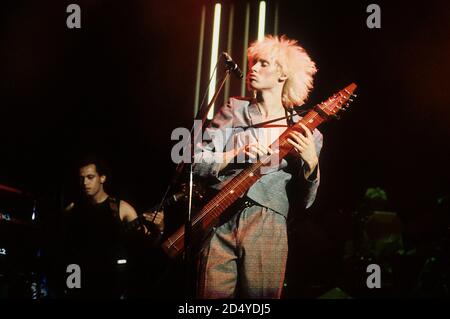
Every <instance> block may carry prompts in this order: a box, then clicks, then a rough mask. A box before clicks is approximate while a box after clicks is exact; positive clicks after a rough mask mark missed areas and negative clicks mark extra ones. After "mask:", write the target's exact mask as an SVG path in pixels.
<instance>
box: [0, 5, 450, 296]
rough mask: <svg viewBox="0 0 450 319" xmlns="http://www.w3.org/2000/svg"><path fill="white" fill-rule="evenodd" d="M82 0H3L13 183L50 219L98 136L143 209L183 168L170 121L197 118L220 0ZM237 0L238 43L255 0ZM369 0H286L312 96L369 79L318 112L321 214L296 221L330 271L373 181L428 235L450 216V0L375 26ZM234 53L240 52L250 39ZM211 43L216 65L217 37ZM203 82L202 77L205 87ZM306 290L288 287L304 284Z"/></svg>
mask: <svg viewBox="0 0 450 319" xmlns="http://www.w3.org/2000/svg"><path fill="white" fill-rule="evenodd" d="M72 2H73V1H6V2H2V4H1V26H2V28H1V56H0V70H1V72H0V74H1V86H0V92H1V93H0V94H1V95H0V96H1V102H0V130H1V131H0V147H1V156H0V184H5V185H9V186H12V187H15V188H18V189H21V190H23V191H26V192H29V193H30V194H32V196H33V197H35V198H37V199H38V200H39V201H40V202H42V203H43V204H42V205H41V207H42V208H41V210H40V214H41V218H42V220H45V221H51V220H54V219H56V218H57V217H58V214H57V213H56V211H57V210H56V208H59V207H61V206H62V205H64V202H65V201H66V200H67V196H68V195H67V193H68V190H70V189H71V185H73V180H72V181H71V179H70V178H71V177H73V175H72V173H73V172H74V171H73V169H74V167H73V165H74V160H75V159H76V158H78V157H79V156H80V155H81V154H83V153H86V152H92V151H96V152H98V153H100V154H101V155H103V157H105V158H106V159H107V160H108V161H109V163H110V165H111V167H112V171H113V177H114V192H115V193H116V194H118V195H120V197H121V198H123V199H126V200H127V201H129V202H130V203H131V204H133V205H134V206H135V207H136V208H137V210H138V211H142V210H143V209H147V208H149V207H151V206H153V205H154V204H156V203H157V202H158V201H159V200H160V199H161V197H162V195H163V193H164V190H165V189H166V187H167V184H168V183H169V181H170V178H171V176H172V172H173V170H174V164H173V163H172V161H171V159H170V150H171V147H172V146H173V145H174V141H171V140H170V134H171V132H172V130H173V129H174V128H176V127H180V126H182V127H188V128H189V127H190V125H191V123H192V116H193V104H194V85H195V72H196V61H197V49H198V37H199V35H198V33H199V20H200V12H201V5H202V4H203V3H205V4H206V5H207V8H208V12H209V13H208V14H207V20H206V22H207V25H206V30H207V31H206V35H207V36H208V35H209V32H210V31H208V30H209V28H210V27H211V24H212V23H211V21H210V20H211V12H212V3H210V2H208V1H203V2H202V1H165V2H162V1H121V2H112V1H75V3H77V4H79V5H80V7H81V23H82V28H81V29H68V28H67V27H66V17H67V15H68V14H67V13H66V6H67V5H68V4H69V3H72ZM226 3H228V4H229V3H231V1H226ZM234 3H235V5H236V8H235V9H236V13H235V15H236V22H235V32H234V34H235V35H234V38H235V40H234V41H235V43H236V44H235V48H236V50H235V52H239V45H240V44H238V43H241V42H242V32H241V31H240V30H241V29H242V28H240V26H242V25H243V22H242V16H243V4H242V2H238V1H236V2H234ZM250 3H251V4H252V6H253V7H256V2H255V1H254V2H251V1H250ZM370 3H371V2H366V1H359V2H356V1H354V2H352V1H333V2H331V1H330V2H327V1H280V4H279V10H280V11H279V33H280V34H286V35H287V36H288V37H290V38H294V39H298V40H299V42H300V44H301V45H302V46H303V47H304V48H305V49H306V50H307V52H309V54H310V56H311V57H312V59H313V60H314V61H315V62H316V64H317V66H318V69H319V71H318V73H317V75H316V77H315V88H314V90H313V91H312V93H311V95H310V98H309V101H308V104H309V105H314V104H316V103H318V102H321V101H322V100H324V99H326V98H327V97H328V96H330V95H331V94H333V93H335V92H336V91H338V90H339V89H341V88H343V87H345V86H346V85H348V84H349V83H351V82H355V83H357V84H358V89H357V92H356V93H357V94H358V98H357V99H356V100H355V102H353V103H352V105H351V108H350V110H349V111H348V112H347V113H345V114H344V116H343V118H342V119H341V120H340V121H334V122H330V123H326V124H325V125H323V126H322V127H321V131H322V132H323V134H324V147H323V151H322V154H321V158H320V165H321V176H322V181H321V187H320V190H319V194H318V197H317V200H316V204H315V206H314V207H313V209H312V212H313V213H314V214H313V216H314V217H311V218H309V219H308V220H307V221H306V224H305V223H304V224H301V225H297V226H296V227H299V229H300V230H299V229H297V233H298V232H300V233H302V234H307V236H306V235H305V236H304V238H303V239H304V241H306V243H305V246H308V247H311V242H312V241H315V242H316V243H317V245H318V246H317V247H319V248H318V249H319V251H320V247H325V248H323V249H324V250H323V252H322V253H320V257H319V260H320V262H322V265H323V267H322V268H320V267H319V268H320V269H321V270H320V271H323V272H326V271H327V270H326V269H327V263H328V261H329V260H336V258H337V257H336V258H335V257H333V256H335V255H337V254H338V250H337V249H338V247H337V246H335V245H336V242H338V243H341V242H342V241H343V240H345V239H347V238H348V237H349V235H348V232H347V230H348V229H349V227H350V228H351V223H352V221H351V218H352V217H351V216H352V212H355V211H356V210H358V209H359V208H360V207H361V205H362V203H363V197H364V193H365V191H366V190H367V189H368V188H370V187H380V188H382V189H383V190H384V191H385V192H386V193H387V196H388V202H387V203H386V204H385V205H384V206H383V207H382V208H383V209H385V210H389V211H393V212H397V213H398V214H399V215H400V216H401V218H402V220H403V222H404V223H405V225H406V227H405V229H406V231H407V233H408V234H409V237H410V238H412V240H413V242H414V240H415V243H417V242H420V241H422V240H423V241H425V240H426V238H428V237H427V234H432V233H433V230H434V229H435V227H440V226H442V216H441V215H439V216H438V217H436V214H435V213H434V212H435V211H436V207H438V206H439V205H438V204H439V203H442V202H443V201H444V202H445V200H446V199H447V200H448V191H449V181H450V178H449V177H450V176H449V170H448V169H447V163H448V162H449V155H448V152H447V147H448V139H449V137H450V136H449V133H450V129H449V121H450V114H449V112H450V111H449V102H448V101H449V98H450V96H449V92H450V90H449V89H450V88H449V86H448V74H450V61H449V59H448V57H449V56H450V42H449V41H448V39H449V35H450V34H449V33H450V19H449V9H450V8H449V5H448V2H447V1H428V2H427V3H426V4H425V3H422V4H414V3H412V2H410V1H395V2H394V1H376V3H377V4H378V5H380V7H381V29H369V28H368V27H367V26H366V18H367V16H368V15H369V14H368V13H366V7H367V6H368V4H370ZM268 6H269V8H272V7H273V6H274V2H273V1H272V2H270V1H269V3H268ZM226 8H227V6H225V7H224V12H226V10H227V9H226ZM223 19H226V18H225V17H224V18H223ZM255 21H256V17H252V24H251V25H252V29H251V33H250V41H253V40H254V39H255V38H256V32H255V27H254V25H255ZM271 31H273V29H271V27H270V26H269V27H268V28H267V32H269V33H270V32H271ZM224 38H225V37H223V38H222V41H221V48H220V51H224V50H226V46H225V45H226V40H225V39H224ZM205 48H209V42H207V43H206V44H205ZM220 51H219V52H220ZM233 56H234V57H235V60H236V61H241V58H242V56H240V53H236V54H233ZM204 59H205V61H204V62H203V64H204V65H209V61H208V59H209V49H207V50H206V51H205V54H204ZM205 73H207V71H205ZM204 78H205V77H204ZM231 81H232V85H231V87H232V91H231V94H232V95H236V94H239V91H238V90H237V88H238V87H239V83H238V81H237V80H235V79H231ZM233 81H235V82H233ZM205 86H206V82H205V80H203V84H202V87H201V92H202V93H203V92H204V89H205ZM444 217H445V216H444ZM445 220H447V219H445ZM304 225H307V226H304ZM444 226H445V225H444ZM302 227H306V228H305V229H303V230H304V231H302ZM294 238H295V236H294ZM299 238H302V236H300V237H299ZM300 246H301V245H300ZM294 247H295V246H294ZM303 248H305V247H303ZM293 249H295V248H292V247H291V250H293ZM299 249H300V248H299ZM311 256H312V255H311ZM311 256H309V257H311ZM330 256H331V257H330ZM316 257H317V256H316ZM331 264H333V263H331ZM330 267H331V266H330ZM292 272H293V273H294V272H295V270H293V271H292ZM296 280H299V279H298V278H297V277H296V278H294V279H293V282H296ZM300 290H301V289H300ZM297 292H298V291H297V290H294V292H293V293H292V294H291V296H292V297H296V296H300V295H301V293H303V292H298V294H296V293H297Z"/></svg>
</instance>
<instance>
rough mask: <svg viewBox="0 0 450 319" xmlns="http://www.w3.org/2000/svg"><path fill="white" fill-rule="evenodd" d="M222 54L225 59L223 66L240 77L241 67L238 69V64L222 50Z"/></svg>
mask: <svg viewBox="0 0 450 319" xmlns="http://www.w3.org/2000/svg"><path fill="white" fill-rule="evenodd" d="M222 56H223V58H224V59H225V66H226V67H227V69H228V70H230V71H231V72H233V74H234V75H235V76H237V77H238V78H239V79H242V77H243V75H242V71H241V69H239V67H238V65H237V64H236V62H234V61H233V59H232V58H231V57H230V55H229V54H228V53H226V52H222Z"/></svg>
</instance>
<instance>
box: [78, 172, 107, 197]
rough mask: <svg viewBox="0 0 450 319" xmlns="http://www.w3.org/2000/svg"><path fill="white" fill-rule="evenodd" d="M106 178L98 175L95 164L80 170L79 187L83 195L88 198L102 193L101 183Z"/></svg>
mask: <svg viewBox="0 0 450 319" xmlns="http://www.w3.org/2000/svg"><path fill="white" fill-rule="evenodd" d="M105 180H106V176H105V175H101V176H100V175H99V174H98V172H97V168H96V167H95V164H89V165H86V166H83V167H82V168H80V186H81V188H82V190H83V193H84V194H85V195H87V196H88V197H93V196H95V195H97V194H98V193H99V192H101V191H103V183H105Z"/></svg>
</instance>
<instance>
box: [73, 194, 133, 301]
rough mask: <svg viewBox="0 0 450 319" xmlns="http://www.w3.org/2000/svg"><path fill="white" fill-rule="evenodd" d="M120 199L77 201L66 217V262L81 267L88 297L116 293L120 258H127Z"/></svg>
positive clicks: (82, 290)
mask: <svg viewBox="0 0 450 319" xmlns="http://www.w3.org/2000/svg"><path fill="white" fill-rule="evenodd" d="M122 229H123V228H122V223H121V221H120V216H119V201H117V200H115V199H114V198H111V197H108V198H107V199H106V200H105V201H103V202H102V203H99V204H91V203H83V202H80V203H76V204H75V206H74V208H73V209H72V210H71V211H70V212H69V214H68V216H67V218H66V227H65V245H64V246H65V248H64V253H65V257H66V258H65V263H66V264H77V265H79V266H80V268H81V283H82V285H81V289H78V291H77V294H82V295H87V296H90V297H96V298H103V297H116V296H115V294H117V291H116V290H115V288H116V283H117V275H118V273H119V272H120V265H119V264H118V263H117V261H118V260H119V259H126V254H125V249H124V240H123V230H122Z"/></svg>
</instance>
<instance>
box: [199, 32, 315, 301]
mask: <svg viewBox="0 0 450 319" xmlns="http://www.w3.org/2000/svg"><path fill="white" fill-rule="evenodd" d="M248 60H249V72H248V77H247V83H248V88H249V90H250V91H251V92H253V99H246V98H231V99H230V100H229V102H228V103H227V104H226V105H225V106H224V107H222V108H221V109H220V111H219V112H218V113H217V114H216V116H215V117H214V119H213V120H212V123H211V125H210V126H209V128H207V130H206V133H207V136H208V137H209V139H207V140H206V141H204V142H203V144H202V145H201V146H200V149H199V150H198V152H196V155H195V161H196V164H195V165H194V171H195V173H196V174H197V175H198V176H201V177H207V178H208V180H210V181H211V180H212V181H213V182H212V183H211V184H212V185H211V186H212V187H213V188H216V189H220V188H221V187H222V186H223V185H224V184H225V183H226V182H228V181H229V180H230V179H232V178H233V177H234V176H235V175H237V174H238V173H239V172H240V171H241V170H242V166H243V165H242V163H239V160H238V159H242V158H247V159H250V160H251V159H255V158H257V157H258V156H264V155H267V154H271V153H272V152H273V150H272V149H271V148H270V147H269V145H271V144H272V142H273V141H274V140H276V139H277V138H278V137H279V135H280V134H281V133H282V132H284V131H285V130H286V128H287V126H288V125H289V124H290V123H288V121H287V120H286V119H282V120H279V121H275V122H273V123H271V124H270V125H265V126H262V127H260V126H255V124H258V123H261V122H265V121H268V120H271V119H276V118H279V117H283V116H285V115H286V114H287V112H289V111H290V110H291V109H292V107H293V106H296V105H302V104H303V103H304V102H305V100H306V98H307V97H308V93H309V91H310V90H311V89H312V87H313V85H312V83H313V75H314V74H315V73H316V71H317V69H316V66H315V64H314V62H313V61H312V60H311V58H310V57H309V56H308V54H307V53H306V52H305V50H304V49H303V48H302V47H301V46H299V44H298V43H297V41H294V40H290V39H288V38H287V37H285V36H282V37H275V36H267V37H265V38H264V39H263V40H261V41H257V42H255V43H253V44H251V46H250V47H249V49H248ZM294 119H297V120H298V119H299V117H298V116H297V117H296V118H294ZM303 129H304V130H305V132H306V134H305V135H302V134H300V133H297V132H294V133H292V134H291V136H290V139H289V142H290V143H291V144H292V145H293V146H294V149H295V152H294V153H296V154H292V155H289V156H287V157H286V158H284V159H283V160H282V161H281V163H278V164H277V165H276V166H275V167H272V168H271V169H270V170H268V171H267V172H266V173H265V174H264V175H263V176H262V177H261V178H260V179H259V180H258V182H256V183H255V184H254V185H253V186H252V187H250V188H249V190H248V191H247V193H246V194H245V197H244V198H243V199H242V202H241V203H240V204H238V205H237V208H236V211H235V214H234V215H232V216H231V217H229V218H228V219H226V220H223V221H222V222H221V224H220V225H219V226H218V227H216V228H214V229H213V231H212V233H211V234H210V236H209V237H208V239H207V240H206V241H205V242H204V245H203V247H202V250H201V253H200V257H199V263H198V266H199V267H198V270H199V273H198V281H197V289H198V290H197V295H198V297H200V298H234V297H238V298H280V296H281V293H282V287H283V281H284V275H285V268H286V260H287V252H288V247H287V230H286V228H287V227H286V218H287V215H288V211H289V201H290V200H292V199H293V198H297V199H301V201H302V202H303V203H304V207H305V208H308V207H309V206H311V204H312V203H313V201H314V199H315V196H316V192H317V188H318V186H319V166H318V162H319V160H318V157H319V152H320V149H321V147H322V135H321V133H320V132H319V131H318V130H314V132H310V131H309V130H308V129H307V128H306V127H305V126H303ZM218 137H220V139H221V142H222V144H223V145H222V146H223V147H222V146H218V145H221V144H220V143H217V141H216V140H217V139H218ZM244 165H245V164H244ZM291 185H293V186H294V187H293V188H294V189H296V192H295V193H293V194H289V196H288V188H289V189H290V188H291V187H290V186H291ZM291 196H292V197H291Z"/></svg>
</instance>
